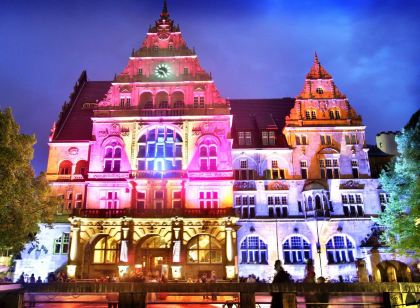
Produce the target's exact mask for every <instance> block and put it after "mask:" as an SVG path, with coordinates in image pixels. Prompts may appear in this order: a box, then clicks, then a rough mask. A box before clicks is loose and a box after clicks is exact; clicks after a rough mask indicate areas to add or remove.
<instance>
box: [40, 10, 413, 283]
mask: <svg viewBox="0 0 420 308" xmlns="http://www.w3.org/2000/svg"><path fill="white" fill-rule="evenodd" d="M49 147H50V150H49V159H48V169H47V176H48V179H49V181H50V183H51V187H52V189H53V191H54V193H55V194H57V195H59V196H61V198H62V199H63V203H62V205H63V207H62V208H61V209H60V212H63V213H69V214H70V218H69V220H70V228H71V229H70V232H69V233H70V234H69V235H70V248H69V260H68V266H67V269H68V273H69V274H70V275H71V276H77V277H83V278H87V277H99V276H108V275H111V274H115V273H117V272H119V273H120V274H123V273H125V272H126V271H135V270H137V271H140V270H141V271H143V272H149V271H150V272H155V271H159V272H160V273H162V274H164V275H167V276H168V277H169V278H171V279H186V278H196V277H198V275H201V274H202V273H207V274H209V273H210V272H211V271H213V270H214V271H216V275H217V277H219V278H225V279H233V278H236V277H238V276H247V275H248V274H255V275H257V276H259V277H261V278H269V277H270V276H272V274H273V272H272V270H273V269H272V265H273V263H274V261H275V260H276V259H281V260H283V261H284V263H285V266H286V268H287V270H288V271H289V272H290V273H291V274H292V275H293V276H294V277H295V278H297V279H300V278H302V277H303V271H304V261H305V259H307V258H313V259H315V264H316V271H317V274H318V275H323V276H326V277H329V278H337V276H338V275H339V274H340V275H343V276H345V277H347V278H349V279H351V278H355V277H356V276H357V275H358V274H357V272H358V269H357V268H356V266H355V261H356V260H357V259H361V260H364V261H365V262H366V264H367V265H366V270H367V272H366V273H369V274H371V275H374V276H375V278H376V279H378V280H381V279H383V277H382V278H381V274H382V276H383V275H386V269H385V272H384V270H383V269H380V270H378V268H379V267H378V266H377V265H378V264H379V263H380V262H381V261H383V260H384V258H385V259H386V258H387V257H386V256H385V255H381V256H380V258H382V259H378V255H379V254H378V253H372V250H371V248H372V246H369V241H368V239H369V235H370V234H372V230H374V228H373V226H374V224H373V222H372V220H371V217H372V216H375V215H376V214H377V213H378V212H379V211H380V210H381V202H382V203H386V196H385V199H384V200H382V199H383V198H382V197H383V196H382V197H381V194H380V191H379V190H378V181H377V180H375V179H372V178H371V176H370V170H369V160H368V154H367V152H368V151H367V148H366V146H365V126H363V124H362V122H361V118H360V116H358V115H357V113H356V112H355V110H354V109H353V108H352V107H351V106H350V104H349V102H348V100H347V98H346V96H345V95H343V94H342V93H341V92H340V91H339V90H338V89H337V87H336V86H335V84H334V82H333V80H332V77H331V76H330V75H329V74H328V73H327V72H326V70H325V69H324V68H323V67H322V66H321V64H320V63H319V61H318V58H317V57H315V60H314V64H313V66H312V68H311V70H310V72H309V73H308V75H307V76H306V80H305V84H304V88H303V90H302V92H301V93H300V94H299V95H298V96H297V97H296V99H290V98H286V99H272V100H266V99H256V100H226V99H224V98H223V97H221V95H220V94H219V92H218V90H217V88H216V86H215V84H214V81H213V80H212V77H211V76H210V74H208V73H206V72H205V70H204V69H203V68H202V67H201V65H200V63H199V61H198V58H197V56H196V54H195V52H194V50H191V49H190V48H188V47H187V44H186V43H185V41H184V39H183V37H182V35H181V32H180V30H179V26H175V24H174V22H173V21H172V20H171V19H170V16H169V14H168V11H167V8H166V4H165V5H164V8H163V10H162V13H161V15H160V18H159V19H158V20H157V21H156V23H155V25H154V26H152V27H150V29H149V31H148V33H147V35H146V38H145V40H144V42H143V44H142V46H141V48H140V49H138V50H136V51H133V53H132V55H131V56H130V58H129V61H128V64H127V66H126V67H125V68H124V70H123V71H122V73H120V74H118V75H116V76H115V78H114V80H113V81H112V82H102V81H88V80H87V76H86V73H85V72H83V73H82V75H81V77H80V78H79V80H78V82H77V83H76V85H75V89H74V92H73V93H72V95H71V96H70V101H69V103H66V104H65V105H64V107H63V111H62V113H61V114H60V118H59V121H58V122H57V124H56V125H54V128H53V130H52V132H51V136H50V143H49ZM398 264H399V263H398ZM362 266H363V264H362V265H361V266H360V267H362ZM405 269H407V266H405V268H404V270H405ZM361 272H363V270H360V268H359V276H360V273H361ZM396 275H397V274H396ZM366 277H367V274H366Z"/></svg>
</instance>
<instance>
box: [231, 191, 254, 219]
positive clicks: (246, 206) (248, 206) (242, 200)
mask: <svg viewBox="0 0 420 308" xmlns="http://www.w3.org/2000/svg"><path fill="white" fill-rule="evenodd" d="M235 207H237V208H239V209H240V212H241V217H242V218H254V217H255V196H254V195H236V196H235Z"/></svg>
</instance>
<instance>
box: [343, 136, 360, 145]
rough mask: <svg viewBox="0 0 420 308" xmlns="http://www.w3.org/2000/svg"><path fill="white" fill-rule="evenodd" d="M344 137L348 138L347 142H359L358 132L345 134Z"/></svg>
mask: <svg viewBox="0 0 420 308" xmlns="http://www.w3.org/2000/svg"><path fill="white" fill-rule="evenodd" d="M344 139H345V140H346V144H358V140H357V135H356V134H346V135H344Z"/></svg>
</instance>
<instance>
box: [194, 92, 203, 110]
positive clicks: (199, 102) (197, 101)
mask: <svg viewBox="0 0 420 308" xmlns="http://www.w3.org/2000/svg"><path fill="white" fill-rule="evenodd" d="M194 108H204V96H198V95H196V96H194Z"/></svg>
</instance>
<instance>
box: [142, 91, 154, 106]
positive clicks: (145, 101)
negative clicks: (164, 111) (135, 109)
mask: <svg viewBox="0 0 420 308" xmlns="http://www.w3.org/2000/svg"><path fill="white" fill-rule="evenodd" d="M140 106H141V107H142V108H144V109H152V108H153V96H152V93H150V92H144V93H142V94H141V95H140Z"/></svg>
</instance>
